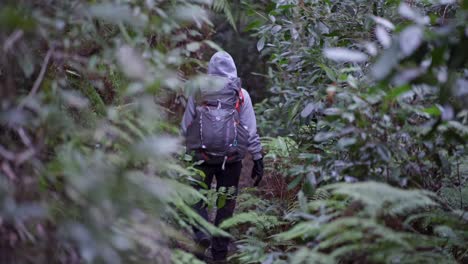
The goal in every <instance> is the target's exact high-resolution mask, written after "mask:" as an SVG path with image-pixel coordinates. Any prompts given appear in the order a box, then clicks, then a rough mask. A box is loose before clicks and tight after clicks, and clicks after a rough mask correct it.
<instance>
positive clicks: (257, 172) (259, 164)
mask: <svg viewBox="0 0 468 264" xmlns="http://www.w3.org/2000/svg"><path fill="white" fill-rule="evenodd" d="M253 162H254V166H253V169H252V179H255V183H254V186H258V184H259V183H260V181H262V178H263V158H260V159H258V160H254V161H253Z"/></svg>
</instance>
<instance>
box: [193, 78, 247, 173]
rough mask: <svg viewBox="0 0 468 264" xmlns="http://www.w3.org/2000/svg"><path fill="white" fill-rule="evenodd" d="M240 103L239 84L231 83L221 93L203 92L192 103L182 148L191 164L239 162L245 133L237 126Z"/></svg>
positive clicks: (235, 81) (245, 142) (244, 142)
mask: <svg viewBox="0 0 468 264" xmlns="http://www.w3.org/2000/svg"><path fill="white" fill-rule="evenodd" d="M242 103H243V96H242V89H241V87H240V81H239V80H238V79H237V80H231V81H229V82H228V83H227V84H226V85H225V86H224V87H223V88H222V89H220V90H217V91H205V92H202V93H201V96H200V98H199V99H198V100H196V105H197V106H196V117H195V118H194V120H193V122H192V123H191V124H190V125H189V126H188V127H187V134H186V147H187V151H188V152H189V153H191V154H193V156H194V158H195V160H204V161H205V163H207V164H222V166H223V169H224V164H226V163H230V162H234V161H239V160H242V159H243V158H244V156H245V153H246V150H247V145H248V137H249V133H248V131H247V129H246V128H245V127H243V126H242V125H241V123H240V117H239V111H240V106H241V104H242Z"/></svg>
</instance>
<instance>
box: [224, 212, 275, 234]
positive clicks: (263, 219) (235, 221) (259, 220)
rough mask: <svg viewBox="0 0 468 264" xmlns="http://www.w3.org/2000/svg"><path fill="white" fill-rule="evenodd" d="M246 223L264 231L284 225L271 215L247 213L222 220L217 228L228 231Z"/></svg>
mask: <svg viewBox="0 0 468 264" xmlns="http://www.w3.org/2000/svg"><path fill="white" fill-rule="evenodd" d="M246 223H250V224H254V225H255V226H257V227H260V228H263V229H266V230H268V229H271V228H273V227H275V226H279V225H282V224H284V222H282V221H280V220H279V219H278V218H277V217H276V216H273V215H265V214H258V213H256V212H247V213H240V214H236V215H234V216H233V217H231V218H229V219H226V220H224V221H223V222H222V223H221V225H220V226H219V227H220V228H222V229H228V228H231V227H234V226H238V225H240V224H246Z"/></svg>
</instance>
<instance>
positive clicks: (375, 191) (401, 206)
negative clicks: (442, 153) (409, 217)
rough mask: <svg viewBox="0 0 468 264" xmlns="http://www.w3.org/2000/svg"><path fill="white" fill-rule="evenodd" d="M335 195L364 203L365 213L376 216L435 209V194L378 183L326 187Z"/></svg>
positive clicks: (343, 184) (342, 184) (341, 184)
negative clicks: (429, 208) (428, 208)
mask: <svg viewBox="0 0 468 264" xmlns="http://www.w3.org/2000/svg"><path fill="white" fill-rule="evenodd" d="M326 189H327V190H330V191H331V192H332V193H333V194H338V195H346V196H348V197H350V198H352V199H353V200H356V201H360V202H362V203H364V205H365V206H364V209H365V211H366V212H367V213H368V214H370V215H372V216H376V215H377V214H379V213H389V214H395V215H401V214H404V213H408V212H411V211H414V210H416V209H422V208H427V207H434V206H436V203H435V202H434V201H433V199H432V197H433V196H434V194H433V193H431V192H428V191H424V190H402V189H398V188H395V187H391V186H390V185H388V184H384V183H378V182H361V183H354V184H348V183H339V184H333V185H329V186H327V187H326Z"/></svg>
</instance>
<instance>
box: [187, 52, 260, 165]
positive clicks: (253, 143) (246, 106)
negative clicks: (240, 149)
mask: <svg viewBox="0 0 468 264" xmlns="http://www.w3.org/2000/svg"><path fill="white" fill-rule="evenodd" d="M208 74H209V75H213V76H219V77H225V78H227V79H229V80H231V81H236V80H238V77H237V69H236V65H235V63H234V60H233V59H232V57H231V55H229V53H227V52H224V51H218V52H216V53H215V54H214V55H213V57H211V60H210V63H209V64H208ZM242 94H243V96H244V103H243V104H242V106H241V108H240V111H239V116H240V122H241V125H242V126H244V127H246V128H247V130H248V131H249V146H248V151H249V152H250V154H251V155H252V157H253V159H254V160H258V159H260V158H262V153H261V152H262V145H261V143H260V137H259V136H258V134H257V121H256V119H255V112H254V110H253V106H252V100H251V99H250V95H249V93H248V92H247V91H246V90H244V89H242ZM195 109H196V105H195V100H194V98H193V97H192V96H190V97H189V98H188V102H187V106H186V108H185V113H184V117H183V119H182V134H183V135H184V136H185V135H186V132H187V127H188V126H189V125H190V124H191V123H192V121H193V120H194V118H195V114H196V111H195Z"/></svg>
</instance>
